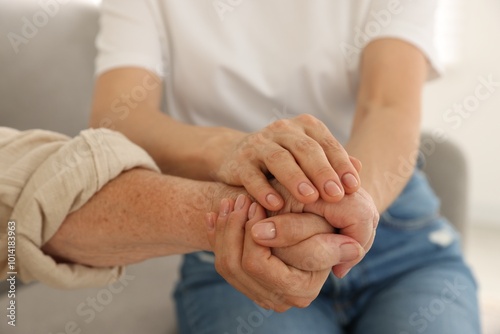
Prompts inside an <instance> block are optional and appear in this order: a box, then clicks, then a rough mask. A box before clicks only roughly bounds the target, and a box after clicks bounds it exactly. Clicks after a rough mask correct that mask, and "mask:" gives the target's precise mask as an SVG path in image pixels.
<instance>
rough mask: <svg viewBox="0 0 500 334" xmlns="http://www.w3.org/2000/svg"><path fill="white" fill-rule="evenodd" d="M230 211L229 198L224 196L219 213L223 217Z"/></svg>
mask: <svg viewBox="0 0 500 334" xmlns="http://www.w3.org/2000/svg"><path fill="white" fill-rule="evenodd" d="M228 213H229V200H228V199H227V198H224V199H223V200H222V201H220V208H219V215H220V216H221V217H224V216H227V214H228Z"/></svg>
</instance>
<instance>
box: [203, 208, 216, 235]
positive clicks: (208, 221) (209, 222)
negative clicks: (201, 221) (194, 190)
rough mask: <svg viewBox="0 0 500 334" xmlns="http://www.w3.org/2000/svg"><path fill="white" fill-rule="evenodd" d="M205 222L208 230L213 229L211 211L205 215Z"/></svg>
mask: <svg viewBox="0 0 500 334" xmlns="http://www.w3.org/2000/svg"><path fill="white" fill-rule="evenodd" d="M205 222H206V224H207V229H208V230H209V231H213V230H214V228H215V221H214V215H213V214H212V213H211V212H209V213H207V214H206V215H205Z"/></svg>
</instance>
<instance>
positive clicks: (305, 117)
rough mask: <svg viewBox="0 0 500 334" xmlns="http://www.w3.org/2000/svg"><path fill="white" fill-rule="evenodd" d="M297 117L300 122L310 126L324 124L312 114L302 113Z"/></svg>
mask: <svg viewBox="0 0 500 334" xmlns="http://www.w3.org/2000/svg"><path fill="white" fill-rule="evenodd" d="M295 119H296V120H297V121H299V122H300V123H302V124H305V125H309V126H317V125H319V124H323V123H322V122H321V121H320V120H319V119H317V118H316V117H314V116H313V115H310V114H300V115H298V116H297V117H295Z"/></svg>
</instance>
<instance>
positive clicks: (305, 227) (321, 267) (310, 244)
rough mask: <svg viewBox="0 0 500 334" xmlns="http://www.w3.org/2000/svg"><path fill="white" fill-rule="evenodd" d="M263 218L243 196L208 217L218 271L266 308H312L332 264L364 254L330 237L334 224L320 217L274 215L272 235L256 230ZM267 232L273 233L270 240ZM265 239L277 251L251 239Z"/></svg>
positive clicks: (346, 240) (348, 261)
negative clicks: (312, 303) (311, 304)
mask: <svg viewBox="0 0 500 334" xmlns="http://www.w3.org/2000/svg"><path fill="white" fill-rule="evenodd" d="M265 219H266V214H265V211H264V209H263V208H262V207H261V206H260V205H258V204H257V203H253V204H251V202H250V200H249V199H248V198H247V197H246V196H244V195H240V196H238V198H237V200H236V202H233V201H232V200H229V199H223V200H222V201H221V205H220V210H219V214H218V215H217V214H215V213H209V214H208V215H207V225H208V239H209V242H210V244H211V246H212V249H213V251H214V253H215V267H216V269H217V272H218V273H219V274H221V275H222V276H223V277H224V278H225V279H226V280H227V281H228V282H229V283H230V284H231V285H233V286H234V287H235V288H236V289H238V290H239V291H241V292H242V293H244V294H245V295H246V296H247V297H249V298H250V299H252V300H254V301H255V302H256V303H257V304H259V305H260V306H262V307H264V308H268V309H273V310H275V311H278V312H283V311H286V310H287V309H289V308H290V307H294V306H295V307H306V306H308V305H309V304H310V303H311V302H312V301H313V300H314V299H315V298H316V297H317V295H318V294H319V291H320V289H321V287H322V286H323V284H324V282H325V280H326V279H327V277H328V275H329V273H330V271H331V268H332V266H336V265H339V264H343V263H345V264H350V265H352V263H357V262H358V261H360V260H361V258H362V257H363V256H364V250H363V248H362V247H361V246H360V245H359V244H358V243H357V242H356V241H355V240H353V239H352V238H350V237H347V236H344V235H341V234H334V233H332V232H333V228H332V226H331V225H330V224H328V223H327V222H326V221H325V220H324V219H323V218H322V217H319V216H317V215H314V214H296V213H288V214H282V215H278V216H275V217H273V219H272V221H273V229H274V230H273V231H274V232H273V231H270V230H268V229H263V230H262V233H264V234H265V235H264V234H261V233H260V232H259V231H260V229H259V227H258V226H259V224H260V225H261V224H263V223H264V224H265V222H266V221H268V220H265ZM263 220H265V221H263ZM269 232H271V234H273V233H274V235H273V237H272V238H269V236H270V235H269ZM261 237H264V239H266V240H267V242H268V243H269V244H272V246H273V247H275V248H273V249H271V248H270V247H266V246H261V245H259V244H257V243H256V242H255V241H254V240H253V238H261ZM283 260H284V261H283Z"/></svg>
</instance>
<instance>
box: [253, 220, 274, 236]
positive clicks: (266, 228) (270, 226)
mask: <svg viewBox="0 0 500 334" xmlns="http://www.w3.org/2000/svg"><path fill="white" fill-rule="evenodd" d="M252 233H253V235H254V236H255V238H257V239H261V240H270V239H274V238H276V226H275V225H274V223H273V222H264V223H258V224H255V225H254V226H253V227H252Z"/></svg>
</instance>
